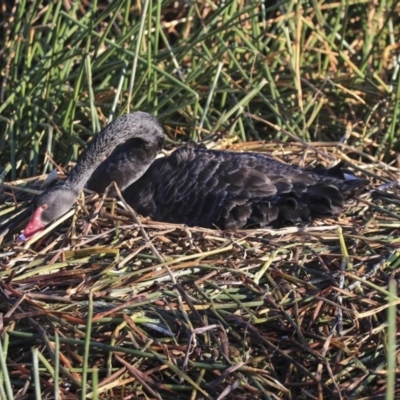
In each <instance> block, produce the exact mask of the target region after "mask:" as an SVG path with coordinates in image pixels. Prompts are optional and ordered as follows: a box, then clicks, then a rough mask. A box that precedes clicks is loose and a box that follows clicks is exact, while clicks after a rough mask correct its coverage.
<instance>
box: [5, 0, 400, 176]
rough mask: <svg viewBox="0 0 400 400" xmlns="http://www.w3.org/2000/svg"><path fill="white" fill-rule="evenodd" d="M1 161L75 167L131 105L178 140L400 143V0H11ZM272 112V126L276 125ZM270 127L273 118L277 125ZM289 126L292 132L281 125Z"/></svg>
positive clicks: (376, 150)
mask: <svg viewBox="0 0 400 400" xmlns="http://www.w3.org/2000/svg"><path fill="white" fill-rule="evenodd" d="M1 7H2V10H1V15H2V16H1V17H0V18H1V31H0V35H1V36H0V40H1V57H0V64H1V66H0V71H1V87H0V133H1V134H0V148H1V154H0V165H1V166H2V167H6V168H7V169H8V170H10V173H9V175H8V179H16V178H24V177H29V176H34V175H37V174H39V173H42V172H48V171H49V170H50V169H51V168H52V167H51V162H50V159H49V158H45V154H46V152H47V154H48V155H49V156H50V157H51V158H52V159H54V160H56V162H57V163H60V164H62V165H65V164H66V163H67V162H68V161H69V160H71V159H76V158H77V156H78V154H79V151H80V149H81V148H82V146H84V145H85V142H86V141H87V140H88V138H89V137H90V136H91V135H92V134H93V133H95V132H98V131H99V130H100V129H101V127H102V126H103V125H104V124H105V123H106V122H107V120H108V119H109V118H110V117H116V116H117V115H119V114H121V113H125V112H127V111H129V110H137V109H138V110H145V111H148V112H151V113H153V114H155V115H157V116H158V117H159V118H160V119H161V121H162V122H163V123H164V124H165V127H166V130H167V133H168V137H169V140H170V141H172V142H181V141H184V140H187V139H189V138H192V139H196V140H203V139H208V138H212V137H213V136H210V135H212V134H214V133H215V132H222V133H224V134H225V135H229V134H231V135H238V136H239V137H240V139H242V140H245V141H248V140H258V139H280V140H288V139H289V138H290V135H295V136H296V137H299V138H301V139H304V140H308V141H321V140H329V141H332V140H334V141H336V140H341V139H343V138H344V140H349V144H351V145H359V144H363V146H364V148H365V151H367V152H368V153H370V154H372V155H374V156H376V157H378V158H384V159H385V161H390V160H392V159H394V157H393V156H394V153H393V152H392V150H393V149H395V146H394V145H396V141H397V140H398V138H399V126H398V101H399V96H398V94H399V88H400V85H398V81H399V79H400V74H398V67H399V47H400V44H399V43H400V40H399V39H400V36H399V26H400V24H399V22H400V21H399V11H400V6H399V5H398V3H397V2H396V1H379V2H371V1H367V0H353V1H338V2H328V1H318V0H312V1H264V2H260V1H220V2H218V1H217V2H213V1H187V2H181V1H161V0H160V1H155V0H154V1H143V2H140V1H136V2H135V1H126V0H124V1H121V0H119V1H113V2H106V1H93V2H85V1H82V2H81V1H64V2H61V1H53V2H51V1H50V2H49V1H34V2H28V1H17V2H11V1H5V2H4V1H2V2H1ZM265 120H266V121H268V122H269V123H270V124H269V125H268V124H266V123H265ZM271 124H272V125H271ZM279 128H284V130H285V131H286V133H285V131H280V130H279Z"/></svg>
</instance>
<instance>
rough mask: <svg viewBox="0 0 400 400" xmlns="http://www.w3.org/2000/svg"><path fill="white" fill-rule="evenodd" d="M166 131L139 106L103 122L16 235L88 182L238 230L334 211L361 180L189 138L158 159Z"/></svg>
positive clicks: (36, 225)
mask: <svg viewBox="0 0 400 400" xmlns="http://www.w3.org/2000/svg"><path fill="white" fill-rule="evenodd" d="M163 139H164V131H163V129H162V127H161V125H160V124H159V122H158V121H157V119H156V118H155V117H153V116H152V115H150V114H148V113H144V112H139V111H137V112H134V113H132V114H126V115H124V116H122V117H120V118H118V119H116V120H115V121H113V122H112V123H110V124H108V125H107V126H106V127H105V128H104V129H103V130H102V131H101V132H100V133H99V134H98V135H97V136H96V137H95V138H94V140H93V141H92V142H91V143H90V144H89V145H88V147H87V148H86V150H85V151H84V153H83V154H82V156H81V157H80V159H79V160H78V163H77V164H76V166H75V167H74V168H73V169H72V171H71V173H70V175H69V176H68V178H67V179H66V180H65V181H63V182H62V183H60V184H59V185H57V186H55V187H53V188H50V189H48V190H46V191H45V192H44V193H43V194H41V195H40V196H39V197H38V198H37V199H36V200H35V201H34V204H35V206H34V207H35V209H34V212H33V214H32V217H31V219H30V221H29V223H28V225H27V227H26V228H25V230H24V232H23V235H21V236H20V240H24V239H27V238H29V237H30V236H32V235H33V234H35V233H36V232H38V231H40V230H42V229H43V228H44V227H45V226H46V225H47V224H48V223H50V222H51V221H53V220H54V219H56V218H58V217H59V216H61V215H62V214H64V213H65V212H67V211H68V210H69V209H70V208H71V207H72V205H73V203H74V201H75V199H76V197H77V196H78V194H79V192H80V190H82V188H83V187H84V185H85V184H86V186H87V187H88V188H89V189H92V190H95V191H97V192H99V193H101V192H103V191H104V190H105V188H106V187H107V186H108V185H109V184H110V183H111V182H112V181H115V182H116V183H117V184H118V185H119V187H120V189H121V191H122V193H123V196H124V198H125V200H126V201H127V202H128V203H129V204H130V205H131V206H132V207H133V208H134V209H135V210H136V211H137V212H138V213H140V214H142V215H144V216H149V217H151V218H152V219H154V220H158V221H164V222H173V223H182V224H187V225H189V226H202V227H207V228H212V227H219V228H221V229H236V228H247V227H257V226H265V225H274V226H280V225H283V224H288V223H289V224H290V223H292V224H293V223H297V222H299V221H307V220H309V219H310V218H314V217H326V216H338V215H340V213H341V212H342V208H343V204H344V200H345V197H346V196H349V195H351V193H352V192H354V190H355V189H356V188H358V187H360V186H362V185H364V184H365V183H366V180H364V179H358V178H355V177H354V176H351V179H349V180H348V179H345V173H344V172H343V171H342V169H341V166H340V165H338V166H336V167H333V168H331V169H325V168H322V167H317V168H315V169H302V168H300V167H297V166H291V165H287V164H284V163H281V162H278V161H276V160H274V159H272V158H270V157H268V156H266V155H263V154H258V153H236V152H231V151H219V150H208V149H206V148H205V147H204V146H203V145H196V144H194V143H189V144H187V145H185V146H182V147H180V148H178V149H177V150H175V151H174V152H173V153H172V154H171V155H170V156H168V157H164V158H158V159H155V157H156V155H157V154H158V152H159V151H160V150H161V148H162V144H163Z"/></svg>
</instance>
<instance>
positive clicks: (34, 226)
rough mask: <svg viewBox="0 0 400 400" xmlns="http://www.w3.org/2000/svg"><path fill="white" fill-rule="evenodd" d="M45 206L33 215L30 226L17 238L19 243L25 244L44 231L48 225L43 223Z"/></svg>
mask: <svg viewBox="0 0 400 400" xmlns="http://www.w3.org/2000/svg"><path fill="white" fill-rule="evenodd" d="M45 208H46V207H45V206H41V207H38V208H37V209H36V210H35V211H34V212H33V214H32V216H31V219H30V220H29V222H28V225H27V226H26V227H25V229H24V231H23V232H22V235H19V236H18V238H17V242H25V241H26V240H28V239H29V238H30V237H32V236H33V235H35V234H36V233H39V232H40V231H42V230H43V229H44V227H45V226H46V224H45V223H44V222H43V221H42V213H43V210H44V209H45Z"/></svg>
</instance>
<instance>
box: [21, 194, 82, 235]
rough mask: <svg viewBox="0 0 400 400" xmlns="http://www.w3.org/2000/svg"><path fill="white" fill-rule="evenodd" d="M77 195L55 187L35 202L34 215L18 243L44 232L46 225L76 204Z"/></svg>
mask: <svg viewBox="0 0 400 400" xmlns="http://www.w3.org/2000/svg"><path fill="white" fill-rule="evenodd" d="M77 195H78V194H77V193H76V192H75V191H74V190H72V189H70V188H65V187H57V186H56V187H53V188H51V189H49V190H46V191H45V192H44V193H42V194H41V195H40V196H38V197H37V198H36V199H35V200H34V202H33V207H34V209H33V213H32V215H31V218H30V220H29V222H28V224H27V225H26V227H25V229H24V231H23V233H22V235H20V236H19V237H18V239H17V241H21V242H24V241H26V240H28V239H29V238H31V237H32V236H33V235H35V234H37V233H39V232H40V231H42V230H43V229H44V228H45V227H46V225H48V224H49V223H50V222H52V221H54V220H55V219H57V218H59V217H61V216H62V215H63V214H65V213H66V212H67V211H68V210H69V209H70V208H71V207H72V206H73V204H74V202H75V199H76V198H77Z"/></svg>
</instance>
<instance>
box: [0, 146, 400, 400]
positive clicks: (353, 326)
mask: <svg viewBox="0 0 400 400" xmlns="http://www.w3.org/2000/svg"><path fill="white" fill-rule="evenodd" d="M243 146H244V145H243ZM245 146H246V150H256V151H266V152H270V153H272V154H273V155H274V156H276V157H278V158H279V159H282V160H284V161H286V162H289V163H296V164H300V165H304V166H306V165H312V164H313V163H315V162H316V159H318V162H324V163H325V164H328V165H332V164H333V163H334V160H336V161H339V160H343V161H346V162H348V161H349V160H350V156H351V166H352V168H353V170H354V171H355V172H356V173H357V174H360V175H363V176H366V177H368V178H369V179H370V180H371V184H370V185H369V187H367V188H366V189H365V190H364V192H362V193H360V194H359V195H358V196H356V197H355V198H354V199H353V200H351V201H349V202H348V203H347V204H346V209H345V212H344V214H343V216H342V217H341V218H339V219H326V220H315V221H313V222H311V223H309V224H307V225H304V226H296V227H286V228H282V229H256V230H239V231H218V230H208V229H199V228H188V227H186V226H182V225H174V224H167V223H159V222H155V221H151V220H148V219H144V218H141V217H140V216H137V215H136V214H135V213H134V211H133V210H131V209H130V208H129V207H128V206H127V205H126V204H124V202H123V201H122V199H110V198H107V197H106V196H100V197H99V196H98V195H95V194H87V195H86V197H85V196H82V197H81V198H80V199H79V201H78V203H77V205H76V207H75V208H74V209H73V210H71V212H70V213H68V214H67V215H66V216H65V218H63V220H62V221H57V222H56V223H55V224H53V225H52V226H50V227H48V228H47V229H46V231H45V233H44V235H42V236H41V237H39V238H34V239H33V240H31V241H30V242H28V243H26V244H25V245H24V246H21V245H17V244H16V243H15V238H16V236H17V235H18V233H19V231H20V229H21V228H22V227H23V225H24V223H25V222H26V221H20V222H19V223H18V224H14V226H13V229H11V230H9V231H8V232H7V233H6V234H5V235H4V236H3V238H2V244H1V256H0V257H1V258H0V267H1V269H0V274H1V281H0V293H1V298H2V300H1V313H2V319H1V321H0V322H1V330H2V334H3V337H5V338H6V340H5V341H4V343H5V347H6V348H3V349H0V350H1V352H2V354H1V355H0V356H1V357H0V358H2V359H3V360H6V364H7V371H8V374H4V372H3V380H4V381H5V382H6V383H7V382H8V383H9V385H10V387H9V388H8V386H7V384H6V385H5V386H4V387H5V390H11V391H12V393H13V394H14V395H15V396H20V397H16V398H33V397H32V396H33V393H41V394H42V395H43V396H45V395H47V396H48V397H45V398H53V397H52V396H53V395H52V394H53V393H58V395H59V396H60V397H59V398H64V399H75V398H84V397H83V396H84V395H86V398H104V399H106V398H112V399H122V398H137V399H142V398H143V399H145V398H147V399H148V398H151V399H174V400H176V399H223V398H229V399H258V398H260V399H261V398H264V399H282V398H323V397H324V396H326V398H332V399H334V398H343V397H346V396H348V397H349V398H355V397H357V398H367V397H368V396H371V397H372V396H379V395H383V394H384V393H385V388H386V384H387V371H386V369H385V368H386V367H384V366H386V363H387V362H389V360H388V357H389V358H390V357H391V358H393V359H394V358H395V351H393V353H392V354H388V349H390V346H389V344H388V340H389V339H390V338H389V339H388V335H387V332H388V326H389V328H390V326H392V325H393V324H394V325H395V316H396V314H395V304H396V301H395V294H394V289H393V287H394V285H393V282H395V279H394V278H396V277H397V274H398V272H397V271H398V268H399V265H400V259H399V254H398V252H397V251H396V249H397V248H398V242H399V239H398V237H399V228H400V212H399V208H400V197H399V193H398V189H397V183H398V182H397V178H398V176H399V175H398V174H399V169H397V168H396V167H395V166H391V165H387V164H384V163H382V162H381V161H379V160H377V159H374V158H373V157H371V156H369V155H367V154H364V153H362V151H361V150H358V149H355V148H350V147H347V146H346V145H344V144H342V143H313V144H311V145H309V146H308V147H307V148H304V146H303V145H301V144H298V143H297V144H293V143H292V144H281V145H280V146H277V145H276V144H271V145H267V144H263V143H261V142H253V143H246V144H245ZM234 147H235V148H236V149H237V150H240V146H238V145H236V146H234ZM350 153H351V154H350ZM42 181H43V177H38V178H37V179H32V180H29V181H18V182H11V183H8V184H4V187H3V193H2V195H1V197H2V201H1V206H0V218H1V219H2V221H3V228H4V227H5V226H7V224H9V223H10V221H11V220H12V217H14V216H15V215H17V214H18V213H20V212H22V211H23V210H24V209H25V208H27V206H28V200H29V199H30V198H32V193H35V190H38V188H39V187H40V185H41V183H42ZM392 300H393V301H392ZM393 310H394V311H393ZM391 324H392V325H391ZM389 342H390V341H389ZM3 357H4V358H3ZM4 375H5V376H4ZM36 390H39V392H35V391H36ZM7 393H8V392H7ZM398 395H399V396H400V392H399V393H398ZM29 396H31V397H29ZM129 396H130V397H129ZM324 398H325V397H324ZM368 398H370V397H368ZM374 398H377V397H374Z"/></svg>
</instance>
